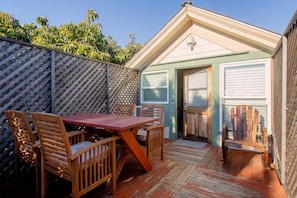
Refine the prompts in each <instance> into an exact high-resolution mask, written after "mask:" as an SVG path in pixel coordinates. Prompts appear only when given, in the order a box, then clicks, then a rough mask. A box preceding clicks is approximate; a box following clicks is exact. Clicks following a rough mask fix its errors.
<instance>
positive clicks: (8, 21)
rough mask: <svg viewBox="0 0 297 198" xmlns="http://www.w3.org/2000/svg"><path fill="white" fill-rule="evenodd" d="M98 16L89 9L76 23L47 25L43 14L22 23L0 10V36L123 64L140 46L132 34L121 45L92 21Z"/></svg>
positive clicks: (47, 22)
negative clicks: (125, 43)
mask: <svg viewBox="0 0 297 198" xmlns="http://www.w3.org/2000/svg"><path fill="white" fill-rule="evenodd" d="M98 18H99V15H98V14H97V13H96V12H95V11H94V10H92V9H90V10H88V12H87V15H86V19H85V20H83V21H81V22H80V23H79V24H78V25H76V24H74V23H73V22H70V23H68V24H64V25H61V26H60V27H56V26H50V25H49V21H48V19H47V18H46V17H42V16H39V17H37V18H36V23H37V25H35V24H34V23H30V24H25V25H24V26H21V25H20V23H19V21H18V20H17V19H15V18H14V17H12V16H11V15H9V14H6V13H4V12H0V25H1V26H0V36H3V37H8V38H13V39H17V40H22V41H26V42H31V43H33V44H36V45H40V46H44V47H48V48H52V49H58V50H61V51H64V52H67V53H72V54H76V55H82V56H86V57H90V58H94V59H98V60H103V61H108V62H112V63H116V64H120V65H124V64H125V63H126V62H127V61H128V60H129V59H130V58H131V57H132V56H133V55H134V54H135V53H136V52H137V51H138V50H139V49H141V47H142V45H141V44H139V43H136V41H135V36H134V34H132V33H131V34H130V35H129V37H130V42H129V43H128V44H127V45H126V46H125V48H122V47H121V46H119V45H118V44H117V42H116V41H114V40H113V38H112V37H111V36H108V37H105V36H104V35H103V34H102V26H101V24H100V23H96V22H95V21H96V20H97V19H98Z"/></svg>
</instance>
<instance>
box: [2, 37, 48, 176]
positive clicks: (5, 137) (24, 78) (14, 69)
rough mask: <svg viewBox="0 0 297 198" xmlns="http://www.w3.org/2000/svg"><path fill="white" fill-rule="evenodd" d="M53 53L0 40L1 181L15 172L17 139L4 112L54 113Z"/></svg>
mask: <svg viewBox="0 0 297 198" xmlns="http://www.w3.org/2000/svg"><path fill="white" fill-rule="evenodd" d="M50 69H51V67H50V52H49V51H48V50H45V49H42V48H37V47H34V46H28V45H23V44H20V43H15V42H12V41H9V40H5V41H2V40H0V71H1V72H0V80H1V83H0V86H1V91H0V113H1V119H0V179H3V178H5V177H8V176H10V175H11V174H12V173H13V171H12V170H13V169H14V152H13V149H14V144H13V136H12V133H11V131H10V128H9V127H8V124H7V121H6V117H5V115H4V111H5V110H6V109H17V110H21V111H24V112H26V113H27V115H29V113H30V112H32V111H45V112H49V111H50V110H51V74H50V73H51V70H50Z"/></svg>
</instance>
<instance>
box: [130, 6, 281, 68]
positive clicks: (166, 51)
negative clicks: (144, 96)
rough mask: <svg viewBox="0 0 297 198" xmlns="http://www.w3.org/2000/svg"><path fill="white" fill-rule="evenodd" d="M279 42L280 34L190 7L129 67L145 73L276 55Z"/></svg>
mask: <svg viewBox="0 0 297 198" xmlns="http://www.w3.org/2000/svg"><path fill="white" fill-rule="evenodd" d="M279 39H280V35H279V34H276V33H273V32H271V31H267V30H264V29H262V28H259V27H256V26H253V25H250V24H247V23H244V22H241V21H238V20H234V19H232V18H229V17H226V16H223V15H220V14H217V13H214V12H210V11H208V10H204V9H201V8H198V7H195V6H192V5H191V4H186V5H184V7H182V9H181V10H180V11H179V12H178V13H177V14H176V15H175V16H174V17H173V18H172V19H171V20H170V21H169V22H168V23H167V24H166V25H165V26H164V27H163V28H162V29H161V30H160V31H159V32H158V33H157V34H156V35H155V36H154V37H153V38H152V39H151V40H150V41H149V42H147V43H146V44H145V45H144V46H143V48H142V49H141V50H140V51H139V52H138V53H137V54H135V55H134V56H133V57H132V58H131V60H130V61H128V62H127V63H126V66H127V67H131V68H135V69H142V68H144V67H146V66H148V65H151V64H160V63H166V62H174V61H178V60H181V59H183V60H189V59H197V58H201V57H209V56H218V55H224V54H230V53H238V52H244V51H263V52H266V53H268V54H272V53H273V51H274V48H275V47H276V45H277V43H278V41H279ZM192 44H194V45H193V46H191V45H192Z"/></svg>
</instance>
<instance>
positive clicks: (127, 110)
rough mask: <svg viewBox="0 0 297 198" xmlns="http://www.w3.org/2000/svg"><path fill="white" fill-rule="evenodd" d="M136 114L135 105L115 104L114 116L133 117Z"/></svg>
mask: <svg viewBox="0 0 297 198" xmlns="http://www.w3.org/2000/svg"><path fill="white" fill-rule="evenodd" d="M135 112H136V104H117V107H116V111H115V114H117V115H126V116H134V115H135Z"/></svg>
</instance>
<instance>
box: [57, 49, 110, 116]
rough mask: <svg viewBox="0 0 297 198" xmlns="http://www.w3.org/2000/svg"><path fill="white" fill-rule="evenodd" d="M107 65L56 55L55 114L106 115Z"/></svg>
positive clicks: (65, 55) (66, 55)
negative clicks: (93, 113)
mask: <svg viewBox="0 0 297 198" xmlns="http://www.w3.org/2000/svg"><path fill="white" fill-rule="evenodd" d="M105 65H106V63H102V62H99V61H94V60H90V59H83V58H81V57H75V56H71V55H68V54H57V53H56V55H55V91H54V92H55V98H56V99H55V112H56V113H57V114H61V115H67V114H77V113H88V112H97V113H106V110H107V107H106V69H105V67H106V66H105Z"/></svg>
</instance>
